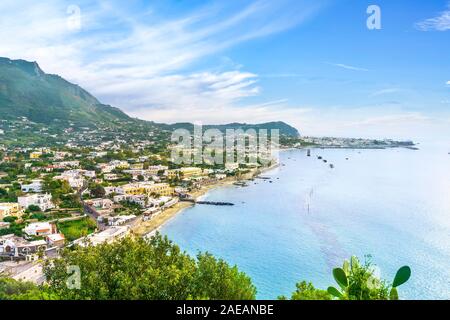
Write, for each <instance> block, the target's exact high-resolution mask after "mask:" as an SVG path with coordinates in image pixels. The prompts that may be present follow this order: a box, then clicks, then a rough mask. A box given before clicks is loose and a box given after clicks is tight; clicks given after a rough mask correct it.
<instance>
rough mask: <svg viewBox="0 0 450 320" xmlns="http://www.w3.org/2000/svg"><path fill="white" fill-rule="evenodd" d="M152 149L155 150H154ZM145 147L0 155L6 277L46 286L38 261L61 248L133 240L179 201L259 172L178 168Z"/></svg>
mask: <svg viewBox="0 0 450 320" xmlns="http://www.w3.org/2000/svg"><path fill="white" fill-rule="evenodd" d="M150 144H151V143H150ZM148 145H149V143H148V141H147V142H138V143H135V144H131V145H129V144H128V143H124V142H121V141H117V140H114V141H111V142H104V143H100V144H99V145H97V146H96V147H86V146H76V145H74V144H73V143H71V142H67V143H66V144H65V145H64V146H63V147H51V148H50V147H49V148H29V147H17V146H15V147H6V146H2V148H1V149H0V156H1V157H0V259H1V261H2V262H0V271H3V272H7V273H8V274H10V275H12V277H13V278H15V279H20V280H29V281H33V282H36V283H41V282H42V281H43V280H44V279H43V275H42V273H41V272H40V266H39V265H40V264H39V261H40V260H42V259H47V258H49V257H50V258H51V257H57V256H58V252H59V250H60V249H61V248H63V247H71V246H74V245H87V244H89V245H97V244H100V243H104V242H112V241H114V240H116V239H120V238H123V237H125V236H127V235H129V234H138V235H140V236H144V235H145V233H147V232H148V231H151V229H150V230H148V229H146V228H143V227H142V225H143V224H144V223H146V222H149V221H151V220H153V219H155V218H156V217H158V216H159V215H162V214H164V212H165V211H167V210H169V209H170V208H173V207H175V206H177V205H179V202H180V201H188V202H186V203H189V204H191V205H192V203H193V202H194V201H195V197H194V196H193V194H195V193H196V192H198V191H199V190H201V189H202V188H205V187H207V186H211V185H214V184H217V183H218V182H220V181H226V180H230V179H231V180H235V179H236V178H237V177H238V176H240V175H243V176H245V174H246V173H249V172H255V169H256V168H257V167H258V166H259V165H238V164H237V163H235V164H225V165H214V164H210V165H206V164H205V165H202V166H197V167H183V166H176V165H174V164H173V163H172V162H171V161H170V159H169V158H167V153H166V152H165V150H162V151H161V152H159V153H155V152H154V149H150V148H149V147H148Z"/></svg>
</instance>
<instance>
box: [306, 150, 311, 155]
mask: <svg viewBox="0 0 450 320" xmlns="http://www.w3.org/2000/svg"><path fill="white" fill-rule="evenodd" d="M306 155H307V156H308V157H311V150H310V149H308V150H306Z"/></svg>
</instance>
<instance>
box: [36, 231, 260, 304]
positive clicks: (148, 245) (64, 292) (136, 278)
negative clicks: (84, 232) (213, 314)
mask: <svg viewBox="0 0 450 320" xmlns="http://www.w3.org/2000/svg"><path fill="white" fill-rule="evenodd" d="M69 265H77V266H79V267H80V270H81V288H80V289H79V290H70V289H68V288H67V286H66V280H67V279H68V275H67V273H66V270H67V266H69ZM44 273H45V276H46V278H47V281H48V285H49V286H48V290H49V293H51V294H52V295H56V296H58V297H60V298H62V299H93V300H103V299H112V300H115V299H130V300H135V299H161V300H180V299H254V298H255V295H256V288H255V287H254V286H253V284H252V283H251V280H250V278H248V277H247V276H246V275H245V274H244V273H242V272H239V271H238V269H237V268H236V267H230V266H229V265H228V264H227V263H225V262H224V261H222V260H217V259H216V258H214V257H212V256H211V255H209V254H201V255H199V256H198V257H197V259H193V258H191V257H190V256H189V255H187V254H186V253H184V252H181V251H180V249H179V247H178V246H176V245H174V244H173V243H172V242H171V241H169V240H168V239H167V237H162V236H160V235H159V234H157V235H156V236H155V237H153V238H151V239H150V240H149V241H146V240H143V239H141V238H139V239H135V238H131V237H127V238H124V239H122V240H120V241H116V242H114V243H112V244H106V243H105V244H100V245H98V246H95V247H93V246H87V247H77V248H75V249H74V250H68V249H66V250H64V251H63V252H62V254H61V258H59V259H56V260H54V261H53V262H52V263H49V262H47V263H46V265H45V266H44Z"/></svg>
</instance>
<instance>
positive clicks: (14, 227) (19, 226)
mask: <svg viewBox="0 0 450 320" xmlns="http://www.w3.org/2000/svg"><path fill="white" fill-rule="evenodd" d="M17 220H18V219H17V217H5V218H3V221H4V222H9V223H10V225H9V228H6V229H0V236H4V235H6V234H15V235H16V236H19V237H21V236H23V228H25V223H24V222H22V221H20V222H19V223H17Z"/></svg>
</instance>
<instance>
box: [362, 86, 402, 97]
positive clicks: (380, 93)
mask: <svg viewBox="0 0 450 320" xmlns="http://www.w3.org/2000/svg"><path fill="white" fill-rule="evenodd" d="M401 91H402V90H401V89H398V88H386V89H381V90H378V91H375V92H373V93H371V94H370V95H369V96H370V97H378V96H383V95H388V94H393V93H398V92H401Z"/></svg>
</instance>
